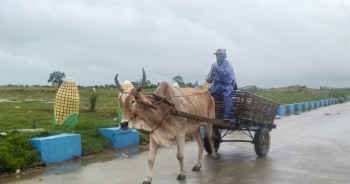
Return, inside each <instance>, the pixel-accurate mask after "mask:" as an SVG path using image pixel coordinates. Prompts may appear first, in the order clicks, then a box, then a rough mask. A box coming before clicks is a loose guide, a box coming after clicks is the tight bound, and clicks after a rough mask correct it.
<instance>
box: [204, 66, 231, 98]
mask: <svg viewBox="0 0 350 184" xmlns="http://www.w3.org/2000/svg"><path fill="white" fill-rule="evenodd" d="M211 66H212V67H214V66H217V69H216V70H214V71H211V73H210V76H209V79H210V81H209V82H210V83H212V82H213V83H214V84H213V86H211V87H210V88H209V89H208V90H209V92H210V93H211V94H216V95H223V96H227V95H229V94H231V92H232V90H233V87H232V81H234V80H236V78H235V73H234V71H233V67H232V65H231V63H230V62H229V61H227V60H222V61H219V62H215V63H213V64H212V65H211Z"/></svg>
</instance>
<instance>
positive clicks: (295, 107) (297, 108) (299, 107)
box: [294, 103, 303, 115]
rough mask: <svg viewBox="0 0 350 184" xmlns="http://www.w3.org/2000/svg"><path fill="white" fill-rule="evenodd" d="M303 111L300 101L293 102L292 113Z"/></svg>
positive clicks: (296, 113)
mask: <svg viewBox="0 0 350 184" xmlns="http://www.w3.org/2000/svg"><path fill="white" fill-rule="evenodd" d="M302 111H303V106H302V104H301V103H295V104H294V113H295V115H298V114H301V112H302Z"/></svg>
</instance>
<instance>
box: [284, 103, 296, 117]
mask: <svg viewBox="0 0 350 184" xmlns="http://www.w3.org/2000/svg"><path fill="white" fill-rule="evenodd" d="M285 106H286V109H287V112H289V115H294V104H286V105H285Z"/></svg>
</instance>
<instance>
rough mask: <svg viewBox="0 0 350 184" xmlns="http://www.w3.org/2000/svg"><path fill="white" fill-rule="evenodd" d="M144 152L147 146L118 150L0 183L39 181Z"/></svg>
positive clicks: (10, 177)
mask: <svg viewBox="0 0 350 184" xmlns="http://www.w3.org/2000/svg"><path fill="white" fill-rule="evenodd" d="M145 151H149V146H137V147H131V148H126V149H120V150H117V151H116V152H113V153H106V154H103V155H94V156H91V157H89V156H86V157H84V158H81V159H79V160H76V161H69V162H62V163H58V164H52V165H50V166H47V167H45V168H42V169H35V170H32V171H23V172H22V171H21V173H19V174H15V175H11V176H3V177H0V183H1V184H6V183H9V182H20V181H22V180H37V181H40V179H42V178H43V177H44V176H50V175H65V174H68V173H72V172H79V170H81V169H82V168H83V167H86V166H88V165H91V164H95V163H104V162H108V161H112V160H116V159H121V158H125V157H124V156H123V155H122V153H123V154H125V155H127V156H129V159H132V157H135V156H137V155H139V154H141V153H143V152H145Z"/></svg>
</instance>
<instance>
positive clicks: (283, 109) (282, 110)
mask: <svg viewBox="0 0 350 184" xmlns="http://www.w3.org/2000/svg"><path fill="white" fill-rule="evenodd" d="M277 115H280V116H285V115H286V106H284V105H280V106H279V107H278V110H277Z"/></svg>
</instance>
